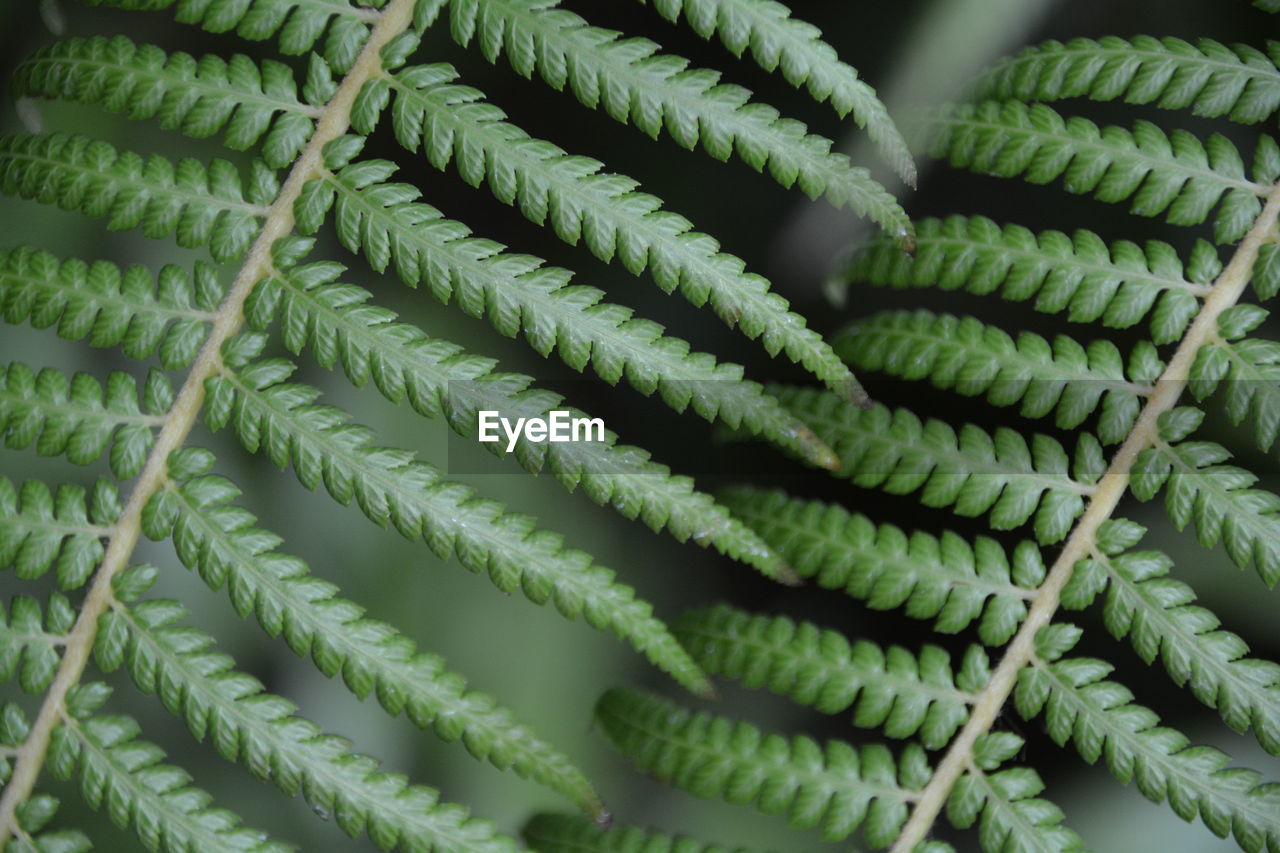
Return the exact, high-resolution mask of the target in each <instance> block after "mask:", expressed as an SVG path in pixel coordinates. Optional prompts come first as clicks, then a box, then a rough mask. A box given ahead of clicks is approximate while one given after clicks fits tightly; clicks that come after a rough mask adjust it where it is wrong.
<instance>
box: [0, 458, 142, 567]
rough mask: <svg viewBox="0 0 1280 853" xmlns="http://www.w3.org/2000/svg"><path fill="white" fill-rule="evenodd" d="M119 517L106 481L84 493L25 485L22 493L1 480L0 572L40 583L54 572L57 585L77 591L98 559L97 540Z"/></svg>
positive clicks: (117, 502) (115, 494)
mask: <svg viewBox="0 0 1280 853" xmlns="http://www.w3.org/2000/svg"><path fill="white" fill-rule="evenodd" d="M119 516H120V495H119V493H118V492H117V491H116V488H115V486H113V485H112V484H111V483H109V482H108V481H107V480H105V479H101V480H98V481H97V483H96V484H94V486H93V488H92V489H91V490H89V491H88V492H87V493H86V490H85V489H84V488H83V487H81V486H73V485H61V486H59V487H58V488H57V490H51V489H50V488H49V487H48V486H46V485H45V484H44V483H41V482H39V481H35V480H32V481H29V482H26V483H24V484H23V485H22V487H21V489H15V488H14V486H13V483H11V482H10V481H9V480H8V479H6V478H4V477H0V568H6V567H8V566H12V567H13V569H14V572H15V573H16V574H17V576H18V577H19V578H22V579H24V580H31V579H34V578H38V577H41V576H42V575H44V573H45V572H47V571H49V569H50V567H56V572H55V574H56V575H57V578H58V585H59V586H60V587H61V588H63V589H75V588H77V587H79V586H80V585H82V584H83V583H84V582H85V581H86V580H87V579H88V577H89V575H90V574H91V573H92V572H93V569H94V567H95V566H97V565H98V561H99V560H101V559H102V555H103V553H104V548H103V546H102V541H101V540H102V539H103V538H105V537H107V536H109V535H111V525H113V524H114V523H115V521H116V519H117V518H118V517H119Z"/></svg>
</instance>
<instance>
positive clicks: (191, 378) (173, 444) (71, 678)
mask: <svg viewBox="0 0 1280 853" xmlns="http://www.w3.org/2000/svg"><path fill="white" fill-rule="evenodd" d="M413 6H414V0H391V2H390V3H388V4H387V5H386V7H385V8H384V9H383V11H382V12H380V13H377V14H376V20H377V23H376V25H375V26H374V28H373V31H372V33H371V34H370V36H369V40H368V41H367V42H366V43H365V45H364V48H363V49H362V50H361V51H360V56H359V57H358V58H357V59H356V62H355V64H354V65H353V66H352V67H351V71H350V72H349V73H348V74H347V76H346V77H345V78H343V81H342V84H341V85H340V86H339V87H338V90H337V91H336V92H335V93H334V95H333V98H332V99H331V100H330V101H329V103H327V104H326V105H325V107H324V111H323V113H322V114H321V116H320V118H319V120H318V121H317V122H316V129H315V133H314V134H313V135H312V137H311V140H310V141H309V142H308V143H307V147H306V148H305V149H303V152H302V154H301V156H300V157H299V158H298V160H297V161H295V162H294V164H293V168H292V169H291V170H290V172H289V177H288V179H287V180H286V181H285V183H284V186H283V187H281V189H280V194H279V195H278V196H276V199H275V201H274V202H272V204H271V206H270V207H269V208H267V209H266V211H265V213H266V219H265V221H264V222H263V224H262V230H261V231H260V232H259V233H258V237H257V239H255V240H254V243H253V246H252V247H251V248H250V249H249V254H248V256H247V257H246V258H245V261H244V264H243V266H241V267H240V271H239V272H238V273H237V274H236V277H235V281H234V282H233V283H232V285H231V289H230V291H229V292H228V293H227V296H226V299H225V300H223V303H222V305H221V306H220V307H219V308H218V312H217V314H216V316H215V319H214V321H213V327H212V329H211V330H210V332H209V337H208V338H207V339H206V340H205V342H204V346H203V347H202V348H201V350H200V354H199V356H198V357H197V358H196V361H195V363H194V364H193V365H192V366H191V372H190V373H189V374H188V375H187V378H186V381H185V382H183V384H182V389H181V390H180V391H179V392H178V396H177V398H176V399H175V400H174V404H173V407H172V408H170V409H169V412H168V414H166V415H165V417H164V421H163V424H162V425H161V427H160V434H159V435H158V436H157V438H156V443H155V446H154V447H152V448H151V452H150V454H148V456H147V461H146V464H145V465H144V467H143V469H142V473H141V474H140V475H139V477H138V480H137V482H136V483H135V484H134V486H133V491H132V492H131V493H130V494H129V500H128V502H127V503H126V504H125V508H124V511H123V512H122V513H121V515H120V520H119V521H118V522H116V524H115V526H114V528H113V531H112V533H111V538H110V541H109V542H108V544H107V549H106V553H105V554H104V555H103V558H102V563H101V564H100V565H99V567H98V570H97V572H96V574H95V575H94V578H93V583H92V584H91V586H90V587H89V591H88V592H87V593H86V594H85V599H84V604H83V606H82V607H81V608H80V613H79V615H78V617H77V618H76V623H75V626H74V627H73V628H72V630H71V633H70V634H69V635H68V637H67V643H66V651H65V653H64V654H63V657H62V661H61V663H60V664H59V666H58V671H57V673H56V675H55V676H54V680H53V683H52V684H51V685H50V687H49V692H48V693H47V694H46V695H45V698H44V702H43V703H42V705H41V707H40V711H39V713H38V714H37V716H36V719H35V722H34V724H33V725H32V726H31V731H30V733H29V734H28V735H27V738H26V740H25V741H24V742H23V744H22V746H20V747H19V748H18V749H17V751H16V754H15V759H14V768H13V775H12V777H11V778H10V780H9V784H8V785H7V786H6V787H5V790H4V795H3V796H2V797H0V848H3V847H4V845H5V843H6V842H7V841H8V840H9V838H11V837H12V836H14V834H15V833H20V829H19V827H18V826H17V820H16V810H17V808H18V806H19V805H21V804H22V803H23V802H24V801H26V799H27V798H28V797H29V796H30V795H31V791H32V789H33V788H34V787H35V784H36V780H37V779H38V778H39V776H40V771H41V768H43V766H44V762H45V755H46V754H47V752H48V750H49V739H50V737H51V736H52V734H53V730H54V729H55V728H56V727H57V725H58V722H59V721H60V720H61V719H62V718H63V716H64V715H65V713H66V698H67V694H68V692H70V691H71V689H72V688H74V687H75V686H76V685H77V684H78V683H79V682H80V677H81V675H82V674H83V673H84V669H85V666H86V665H87V664H88V662H89V655H90V652H91V651H92V649H93V644H94V641H95V639H96V638H97V635H98V620H99V618H100V617H101V616H102V614H103V613H105V612H106V611H107V609H108V608H109V607H110V606H111V603H112V601H113V600H114V596H113V595H112V586H111V582H112V580H113V579H114V578H115V576H116V575H117V574H119V573H120V571H121V570H123V569H124V568H125V567H126V566H127V565H128V563H129V559H130V558H131V556H132V555H133V550H134V547H135V546H136V545H137V543H138V536H139V534H140V532H141V527H142V511H143V508H145V507H146V505H147V502H148V501H150V500H151V498H152V496H153V495H155V494H156V492H158V491H159V490H160V489H161V488H162V487H163V486H164V484H165V483H166V482H167V480H168V476H169V474H168V461H169V455H170V454H171V453H172V452H173V451H175V450H178V449H179V448H181V447H182V445H183V444H184V443H185V442H186V439H187V435H188V434H189V433H190V432H191V428H192V426H194V424H195V421H196V417H197V416H198V415H199V413H200V409H201V407H202V406H203V404H204V393H205V392H204V384H205V380H206V379H208V378H209V377H210V376H213V375H214V374H215V373H216V372H217V371H218V370H219V369H220V368H221V365H222V345H223V344H224V343H225V342H226V341H227V340H228V339H229V338H230V337H231V336H232V335H234V334H235V333H236V332H238V331H239V330H240V327H241V325H242V324H243V323H244V303H245V300H246V299H247V298H248V296H249V293H250V292H251V291H252V290H253V287H254V285H256V284H257V283H258V282H259V281H260V280H261V279H262V278H263V277H264V276H265V275H266V273H267V272H268V271H269V270H270V268H271V247H272V245H273V244H274V243H275V241H276V240H278V239H279V238H281V237H284V236H286V235H287V234H289V233H290V232H291V231H292V230H293V226H294V213H293V205H294V202H295V201H297V199H298V196H299V194H300V193H301V192H302V188H303V186H304V185H305V184H306V182H307V181H308V180H310V179H311V178H312V177H313V176H314V175H315V173H316V171H317V169H318V168H319V167H320V166H321V165H322V163H323V156H322V149H323V148H324V146H325V144H326V143H328V142H330V141H331V140H333V139H336V138H337V137H339V136H341V135H342V134H344V133H346V132H347V128H348V127H349V125H350V120H351V107H352V104H353V103H354V101H355V98H356V95H357V94H359V92H360V88H361V87H362V86H363V85H364V83H365V82H366V81H367V80H369V79H370V78H371V77H374V76H375V75H377V74H379V73H381V71H382V61H381V58H380V56H379V51H380V50H381V49H382V48H383V46H385V45H386V44H387V42H389V41H390V40H391V39H393V38H394V37H396V36H397V35H399V34H400V33H402V32H404V31H405V30H407V29H408V28H409V25H410V23H411V21H412V16H413Z"/></svg>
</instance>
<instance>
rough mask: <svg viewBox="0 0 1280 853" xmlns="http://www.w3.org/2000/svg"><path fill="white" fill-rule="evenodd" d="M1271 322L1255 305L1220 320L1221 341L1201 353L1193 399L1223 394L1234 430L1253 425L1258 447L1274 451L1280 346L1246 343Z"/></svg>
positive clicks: (1279, 418) (1279, 411)
mask: <svg viewBox="0 0 1280 853" xmlns="http://www.w3.org/2000/svg"><path fill="white" fill-rule="evenodd" d="M1266 318H1267V311H1265V310H1264V309H1262V308H1259V307H1257V306H1256V305H1237V306H1235V307H1234V308H1231V309H1229V310H1227V311H1224V312H1223V313H1222V316H1221V317H1220V318H1219V319H1218V335H1217V337H1216V339H1214V340H1212V341H1210V342H1209V343H1208V344H1206V345H1205V346H1204V347H1202V348H1201V349H1200V351H1199V352H1198V353H1196V360H1195V362H1194V363H1193V364H1192V365H1191V374H1190V381H1189V383H1188V385H1189V388H1190V390H1191V393H1192V394H1194V395H1195V397H1196V399H1198V400H1204V399H1205V398H1207V397H1208V396H1209V395H1210V394H1213V393H1214V392H1215V391H1217V390H1218V389H1219V388H1221V389H1222V399H1221V401H1220V402H1221V406H1222V409H1223V411H1225V412H1226V414H1227V417H1228V418H1229V419H1230V420H1231V422H1232V423H1233V424H1237V425H1239V424H1244V423H1249V424H1252V425H1253V436H1254V441H1256V442H1257V444H1258V447H1260V448H1262V449H1263V450H1270V449H1271V446H1272V445H1273V444H1275V440H1276V436H1277V435H1280V344H1278V343H1276V342H1275V341H1269V340H1264V339H1262V338H1253V337H1245V335H1246V334H1248V333H1249V332H1251V331H1253V330H1254V329H1255V328H1257V327H1258V326H1259V325H1261V324H1262V322H1263V320H1265V319H1266Z"/></svg>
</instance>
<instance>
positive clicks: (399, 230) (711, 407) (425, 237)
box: [298, 137, 836, 467]
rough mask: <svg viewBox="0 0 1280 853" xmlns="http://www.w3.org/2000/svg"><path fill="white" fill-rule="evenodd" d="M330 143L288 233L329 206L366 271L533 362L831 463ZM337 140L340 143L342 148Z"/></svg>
mask: <svg viewBox="0 0 1280 853" xmlns="http://www.w3.org/2000/svg"><path fill="white" fill-rule="evenodd" d="M346 140H350V141H351V142H352V143H353V144H352V145H347V146H346V148H345V150H344V147H343V146H342V145H330V147H329V149H328V157H327V165H328V168H330V169H340V171H338V172H337V174H335V175H331V176H330V177H328V178H325V179H323V180H318V181H313V182H312V183H310V184H309V185H308V187H307V189H305V190H304V191H303V194H302V196H301V197H300V198H299V200H298V209H299V210H298V227H299V228H300V230H302V231H303V232H305V233H310V232H312V231H314V230H316V229H317V228H318V227H319V226H320V224H321V223H322V221H323V216H324V213H325V212H326V211H327V210H328V209H329V208H330V207H331V206H333V207H336V216H337V227H338V238H339V239H340V240H341V241H342V243H343V245H344V246H346V247H347V248H348V249H349V250H351V251H352V252H358V253H362V254H364V255H365V256H366V257H367V258H368V259H369V262H370V263H371V264H372V266H373V268H374V269H375V270H378V271H379V272H381V271H383V270H385V269H386V268H387V267H388V266H389V265H390V264H391V263H392V262H394V263H395V266H396V272H397V273H398V274H399V276H400V278H401V279H402V280H403V281H404V282H405V283H406V284H408V285H409V286H411V287H416V286H418V284H419V283H424V284H426V285H427V287H428V288H429V289H430V290H431V292H432V294H433V295H434V296H435V297H436V298H437V299H439V300H440V301H441V302H445V303H447V302H449V301H450V300H456V302H457V304H458V306H459V307H460V308H461V309H462V310H463V311H465V312H466V313H467V314H470V315H471V316H473V317H479V316H488V318H489V320H490V322H491V323H492V324H493V325H494V327H495V328H496V329H497V330H498V331H499V332H501V333H503V334H504V335H507V336H508V337H515V336H516V335H517V334H519V333H520V332H522V331H523V332H524V335H525V338H526V339H527V340H528V341H529V343H530V345H531V346H532V347H533V348H534V349H535V350H537V351H538V352H539V353H540V354H542V355H547V354H549V353H550V352H552V351H553V350H555V351H557V352H558V353H559V355H560V357H561V359H563V360H564V362H565V363H566V364H568V365H569V366H570V367H572V368H573V369H574V370H579V371H581V370H583V369H585V368H586V366H587V365H588V364H590V365H591V366H592V368H593V369H594V370H595V372H596V374H597V375H599V376H600V378H602V379H604V380H605V381H606V382H609V383H611V384H615V383H617V382H618V381H619V380H621V379H622V378H623V377H625V378H626V379H627V381H628V382H629V383H630V384H631V385H632V386H633V387H635V388H636V389H637V390H638V391H640V392H641V393H643V394H652V393H653V392H654V391H657V392H659V394H660V396H661V397H662V399H663V401H664V402H666V403H667V404H668V405H669V406H671V407H672V408H674V409H676V410H677V411H684V410H685V409H686V408H687V407H689V406H692V407H693V409H694V411H696V412H697V413H698V414H700V415H702V416H703V417H704V418H707V419H708V420H713V419H715V418H720V419H721V420H723V421H724V422H725V423H727V424H729V425H730V426H733V427H738V426H739V425H745V426H746V427H747V428H748V429H751V430H753V431H755V432H758V433H761V434H763V435H765V436H766V437H768V438H770V439H771V440H774V441H777V442H778V443H779V444H781V445H782V446H784V447H787V448H791V449H793V450H795V451H796V452H797V453H799V454H800V455H802V456H804V457H805V458H808V459H810V460H812V461H813V462H814V463H815V464H817V465H820V466H824V467H831V466H834V465H835V464H836V462H835V457H834V456H833V455H832V453H831V449H830V448H829V447H827V446H826V445H825V444H824V443H823V442H822V441H821V440H819V439H818V438H817V437H816V436H815V435H814V433H813V431H812V430H811V429H809V428H808V427H806V426H805V425H804V424H803V423H802V422H801V421H800V420H798V419H797V418H795V417H794V416H793V415H791V414H789V413H788V412H787V411H786V410H785V409H784V408H783V407H782V406H780V405H779V404H778V402H777V401H776V400H774V399H772V398H771V397H770V396H769V395H767V394H766V393H764V390H763V388H761V386H760V385H758V384H756V383H754V382H749V381H745V380H743V378H742V375H743V371H742V368H741V367H739V366H738V365H734V364H720V363H717V362H716V360H715V359H714V357H712V356H710V355H708V354H705V353H697V352H690V351H689V345H688V344H687V343H685V342H684V341H682V340H679V339H678V338H670V337H667V336H665V335H663V328H662V326H660V325H658V324H657V323H654V322H652V321H649V320H645V319H642V318H639V317H634V316H633V315H632V312H631V310H630V309H628V308H623V307H622V306H619V305H614V304H611V303H608V302H603V301H601V300H602V299H603V297H604V293H603V292H602V291H599V290H596V289H595V288H592V287H586V286H583V285H570V284H569V281H570V273H569V271H568V270H564V269H561V268H557V267H547V266H543V262H542V261H541V260H540V259H539V258H535V257H533V256H531V255H517V254H512V253H507V252H505V251H503V248H504V247H503V246H502V245H501V244H500V243H495V242H492V241H490V240H482V239H477V238H473V237H471V236H470V233H471V232H470V230H469V229H467V227H466V226H465V225H462V224H461V223H458V222H454V221H452V220H449V219H445V218H443V217H442V215H441V214H440V212H439V211H437V210H436V209H435V208H433V207H430V206H428V205H425V204H418V203H416V202H414V201H413V199H415V198H417V196H418V195H419V192H418V190H417V189H415V188H413V187H410V186H408V185H405V184H384V183H381V182H382V181H383V180H385V179H386V178H387V177H388V176H389V175H390V174H391V172H392V171H394V169H395V166H394V164H391V163H388V162H386V161H378V160H374V161H368V162H364V163H356V164H353V165H347V164H346V161H347V160H348V158H349V157H350V156H351V155H352V154H353V153H354V151H352V150H351V149H352V148H353V147H354V146H355V145H359V144H360V140H358V139H354V138H351V137H347V138H346ZM346 140H340V142H345V141H346Z"/></svg>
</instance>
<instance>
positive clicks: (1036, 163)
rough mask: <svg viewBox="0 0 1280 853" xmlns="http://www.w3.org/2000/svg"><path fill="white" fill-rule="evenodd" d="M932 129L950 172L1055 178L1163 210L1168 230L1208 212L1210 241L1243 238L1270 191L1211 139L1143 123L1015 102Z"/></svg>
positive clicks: (1229, 149)
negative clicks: (1101, 122)
mask: <svg viewBox="0 0 1280 853" xmlns="http://www.w3.org/2000/svg"><path fill="white" fill-rule="evenodd" d="M936 129H937V131H938V132H937V136H936V138H935V140H934V142H933V145H932V153H933V155H934V156H936V157H940V158H944V159H946V160H948V161H949V162H950V163H951V165H952V166H956V167H959V168H967V169H971V170H973V171H975V172H979V173H983V174H990V175H996V176H999V177H1004V178H1012V177H1021V178H1022V179H1023V180H1026V181H1029V182H1031V183H1033V184H1047V183H1049V182H1050V181H1053V180H1056V179H1058V178H1062V179H1063V184H1062V185H1063V188H1064V189H1066V190H1067V191H1068V192H1073V193H1091V194H1092V195H1093V197H1094V198H1096V199H1098V200H1100V201H1107V202H1121V201H1126V200H1129V199H1132V204H1131V205H1130V211H1131V212H1132V213H1135V214H1138V215H1140V216H1160V215H1162V214H1163V215H1164V217H1165V219H1166V220H1167V221H1168V222H1169V223H1171V224H1173V225H1199V224H1200V223H1201V222H1204V221H1205V219H1207V218H1208V217H1209V214H1210V213H1212V212H1213V211H1214V209H1215V208H1216V209H1217V211H1218V212H1217V215H1216V217H1215V218H1214V238H1215V239H1216V240H1217V241H1218V242H1219V243H1234V242H1235V241H1237V240H1239V239H1240V238H1241V237H1243V236H1244V233H1245V231H1247V230H1248V229H1249V226H1250V225H1252V224H1253V222H1254V220H1256V219H1257V218H1258V214H1259V213H1260V212H1261V211H1262V200H1261V196H1264V195H1266V194H1267V193H1268V192H1269V191H1270V189H1271V187H1270V183H1271V181H1270V180H1269V178H1270V175H1261V174H1259V175H1258V176H1257V177H1258V180H1256V181H1254V180H1250V179H1249V177H1248V175H1247V174H1246V172H1245V164H1244V161H1243V160H1242V159H1241V158H1240V153H1239V152H1238V151H1237V150H1236V147H1235V146H1234V145H1232V144H1231V142H1230V141H1228V140H1227V138H1226V137H1224V136H1221V135H1219V134H1212V135H1210V136H1209V138H1208V139H1207V140H1206V141H1204V142H1201V141H1200V140H1199V139H1198V138H1196V137H1195V136H1193V135H1192V134H1190V133H1188V132H1186V131H1184V130H1174V131H1172V132H1170V133H1168V134H1166V133H1165V132H1164V131H1163V130H1161V129H1160V128H1158V127H1157V126H1156V125H1154V124H1151V123H1150V122H1145V121H1139V122H1136V123H1135V124H1134V127H1133V130H1132V131H1129V130H1125V129H1123V128H1120V127H1115V126H1111V127H1106V128H1102V129H1099V128H1098V126H1097V125H1096V124H1094V123H1093V122H1091V121H1089V120H1088V119H1084V118H1079V117H1071V118H1067V119H1064V118H1063V117H1062V116H1060V115H1059V114H1058V113H1056V112H1054V111H1053V110H1052V109H1050V108H1049V107H1047V106H1045V105H1044V104H1033V105H1031V106H1028V105H1026V104H1022V103H1019V102H1017V101H1007V102H999V101H984V102H982V103H980V104H972V105H964V106H961V107H957V108H955V109H954V110H952V111H951V112H949V113H947V114H946V115H945V116H943V117H942V118H940V119H939V120H938V122H937V127H936ZM1265 144H1266V143H1261V142H1260V143H1259V145H1260V146H1262V145H1265ZM1274 145H1275V143H1274V142H1273V143H1271V146H1272V147H1274ZM1219 202H1221V204H1219Z"/></svg>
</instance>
